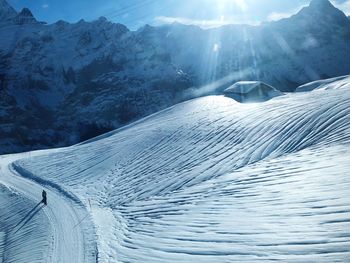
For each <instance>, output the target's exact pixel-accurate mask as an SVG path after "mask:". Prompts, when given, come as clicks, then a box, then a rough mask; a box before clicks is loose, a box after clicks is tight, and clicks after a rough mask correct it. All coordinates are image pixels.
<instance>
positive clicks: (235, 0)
mask: <svg viewBox="0 0 350 263" xmlns="http://www.w3.org/2000/svg"><path fill="white" fill-rule="evenodd" d="M217 1H218V3H219V6H220V7H221V8H228V7H232V6H236V7H238V8H239V9H241V10H245V9H246V8H247V3H246V0H217Z"/></svg>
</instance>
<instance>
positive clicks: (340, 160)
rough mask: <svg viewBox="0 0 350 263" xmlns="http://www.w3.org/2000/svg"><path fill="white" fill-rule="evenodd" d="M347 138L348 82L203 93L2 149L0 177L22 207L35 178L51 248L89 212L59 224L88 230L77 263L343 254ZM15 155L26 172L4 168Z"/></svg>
mask: <svg viewBox="0 0 350 263" xmlns="http://www.w3.org/2000/svg"><path fill="white" fill-rule="evenodd" d="M340 81H342V80H340ZM336 84H337V82H334V83H330V84H328V85H329V87H336V86H337V85H336ZM349 146H350V88H349V85H342V88H341V89H336V88H332V89H327V86H325V88H324V89H321V90H314V91H312V92H300V93H295V94H288V95H285V96H281V97H278V98H274V99H272V100H270V101H268V102H264V103H260V104H240V103H237V102H235V101H234V100H233V99H230V98H226V97H224V96H209V97H205V98H200V99H195V100H192V101H188V102H185V103H182V104H179V105H176V106H174V107H172V108H169V109H167V110H164V111H162V112H159V113H157V114H154V115H152V116H150V117H148V118H146V119H143V120H140V121H138V122H137V123H134V124H131V125H129V126H127V127H124V128H123V129H120V130H116V131H114V132H110V133H108V134H106V135H103V136H100V137H98V138H95V139H94V140H90V141H89V142H86V143H84V144H80V145H76V146H72V147H68V148H62V149H56V150H49V151H42V152H33V153H28V154H24V155H23V154H20V155H13V156H11V155H10V156H4V157H3V158H2V161H1V167H2V170H1V176H0V182H1V183H2V184H5V185H7V186H8V187H12V188H13V189H16V190H17V191H18V192H19V194H18V196H24V197H26V199H25V200H24V201H23V202H27V201H26V200H27V199H30V200H31V204H30V205H29V208H31V206H33V204H35V202H34V201H33V200H34V199H35V198H33V196H32V195H34V193H40V191H41V187H39V186H38V183H42V184H44V185H45V187H46V188H47V190H48V191H49V194H48V197H49V198H48V201H49V206H48V207H45V208H44V210H43V212H45V214H41V215H42V216H45V215H46V217H48V218H49V219H50V218H51V219H54V221H50V220H49V222H50V226H51V228H56V230H57V231H56V232H55V233H54V234H52V233H51V235H53V237H54V241H55V242H56V243H57V247H58V248H59V247H60V246H63V245H62V244H63V243H65V242H67V240H66V236H65V235H63V233H60V231H65V232H64V233H66V232H67V231H68V232H69V231H72V229H73V226H74V225H76V223H75V222H74V223H72V222H70V221H78V222H79V220H78V218H79V219H82V218H84V214H86V212H89V214H90V215H91V217H88V219H87V220H83V221H82V223H81V224H78V226H79V227H78V230H76V231H77V232H78V233H76V232H69V233H71V236H73V237H76V236H79V235H84V238H83V239H82V238H80V239H78V240H77V241H76V242H77V243H78V244H77V245H78V246H80V247H81V248H84V247H85V248H89V249H88V250H89V251H90V253H92V252H91V250H92V251H94V249H91V248H94V246H95V243H94V238H95V237H97V241H96V242H97V249H98V252H96V253H93V254H94V255H90V257H88V256H87V257H86V258H85V259H83V257H78V258H79V259H80V261H76V262H82V261H83V260H85V261H86V262H88V261H94V260H96V257H97V258H98V260H99V262H152V263H153V262H162V263H163V262H261V261H263V260H266V261H276V260H277V261H282V260H283V261H287V262H310V261H311V262H348V261H349V260H350V235H349V227H350V196H349V187H350V177H349V176H348V171H349V170H350V163H349V158H350V147H349ZM17 159H21V160H18V161H16V162H15V165H14V166H15V167H16V170H17V171H18V172H19V173H20V174H21V175H23V176H24V177H26V178H23V177H18V176H13V175H12V176H11V169H10V170H9V168H6V167H10V168H11V165H10V163H12V162H13V161H15V160H17ZM12 172H14V171H13V169H12ZM27 179H30V180H33V181H28V180H27ZM18 188H20V190H18ZM1 189H3V188H1ZM1 195H5V196H6V195H7V192H6V191H5V192H3V193H1ZM28 195H29V196H28ZM16 196H17V195H16ZM16 196H14V197H12V198H14V199H13V200H16V199H15V198H17V197H16ZM72 197H73V198H72ZM51 199H53V200H51ZM76 199H79V200H80V201H79V200H76ZM1 200H3V199H1ZM5 200H7V199H5ZM7 202H8V201H5V203H7ZM13 202H15V201H13ZM52 202H53V204H52V205H51V203H52ZM61 202H63V204H62V206H64V207H62V206H61V205H60V204H61ZM6 205H8V204H5V206H6ZM27 206H28V205H27ZM19 208H20V210H22V209H23V205H22V204H21V205H19ZM19 208H18V209H19ZM68 208H69V209H70V211H73V212H72V213H70V212H67V211H68V210H66V209H68ZM46 209H47V210H46ZM5 211H6V210H5ZM48 211H51V212H48ZM74 211H78V212H79V211H80V212H79V214H80V215H81V216H74ZM2 213H3V212H2ZM50 214H51V217H50V216H49V215H50ZM72 214H73V215H72ZM3 216H4V215H3V214H1V218H0V220H1V222H3V221H4V220H3ZM66 216H67V217H69V218H68V219H66V218H65V217H66ZM19 218H20V216H19ZM16 220H17V219H16ZM33 220H38V219H35V218H33ZM90 220H91V221H92V222H93V223H94V225H95V228H94V227H91V225H90V223H89V222H90ZM5 222H6V220H5ZM45 222H46V221H45ZM60 222H65V223H64V224H63V225H61V226H60V227H59V226H56V224H59V223H60ZM32 223H33V224H34V223H36V224H37V227H40V222H39V221H32ZM2 226H3V225H2ZM8 229H12V225H10V223H5V227H2V229H0V232H2V234H0V235H1V236H4V233H5V235H7V234H6V233H7V231H8ZM47 231H48V232H49V233H50V230H49V229H48V230H47ZM39 232H40V231H39ZM79 233H80V234H79ZM44 234H45V233H44ZM60 235H61V236H60ZM62 235H63V236H62ZM95 235H96V236H95ZM85 237H89V238H86V239H85ZM3 240H4V238H3V237H2V241H1V239H0V242H2V244H4V241H3ZM31 240H32V241H31V242H32V244H33V246H36V245H37V244H39V242H47V241H45V236H44V237H40V236H39V234H38V235H37V236H34V237H33V238H32V239H31ZM40 240H44V241H40ZM68 241H69V240H68ZM79 242H81V243H80V245H79ZM0 244H1V243H0ZM38 246H39V245H38ZM0 247H1V249H0V254H1V253H4V251H5V253H6V249H5V250H4V249H3V247H4V245H0ZM39 247H40V250H43V252H42V255H45V253H44V250H45V249H46V248H45V247H44V246H39ZM5 248H6V242H5ZM53 250H54V251H60V250H59V249H53ZM82 251H83V249H78V250H77V249H71V250H68V251H67V252H65V251H60V252H61V253H62V256H66V258H68V257H71V258H75V257H74V256H75V254H74V253H82ZM33 253H34V252H33ZM55 260H58V259H57V258H54V260H53V261H54V262H55ZM22 261H23V260H22ZM5 262H6V261H5ZM9 262H10V261H9ZM18 262H21V261H18ZM61 262H71V261H69V260H68V261H64V260H61Z"/></svg>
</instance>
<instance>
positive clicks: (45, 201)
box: [41, 190, 47, 205]
mask: <svg viewBox="0 0 350 263" xmlns="http://www.w3.org/2000/svg"><path fill="white" fill-rule="evenodd" d="M41 195H42V197H43V200H42V201H41V202H42V203H44V205H47V198H46V192H45V190H43V192H42V194H41Z"/></svg>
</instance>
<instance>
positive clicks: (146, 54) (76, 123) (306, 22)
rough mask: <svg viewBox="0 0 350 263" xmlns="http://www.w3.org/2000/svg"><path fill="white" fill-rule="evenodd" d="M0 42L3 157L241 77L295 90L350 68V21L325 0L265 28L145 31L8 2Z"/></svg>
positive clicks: (89, 132)
mask: <svg viewBox="0 0 350 263" xmlns="http://www.w3.org/2000/svg"><path fill="white" fill-rule="evenodd" d="M0 39H1V40H2V41H1V42H0V62H1V63H0V88H1V89H0V96H1V100H0V118H1V122H0V123H1V127H0V145H1V148H0V149H1V150H0V151H1V152H2V153H5V152H14V151H23V150H30V149H38V148H44V147H52V146H62V145H69V144H72V143H76V142H78V141H81V140H84V139H87V138H89V137H91V136H94V135H97V134H99V133H102V132H105V131H108V130H110V129H114V128H117V127H120V126H122V125H124V124H126V123H129V122H131V121H133V120H136V119H138V118H141V117H143V116H146V115H148V114H151V113H153V112H156V111H158V110H161V109H164V108H166V107H168V106H171V105H173V104H175V103H178V102H180V101H182V100H185V99H187V98H189V97H191V96H194V95H193V94H196V95H205V94H207V93H215V92H217V91H218V90H220V89H223V88H226V87H227V86H228V85H230V84H232V82H235V81H238V80H261V81H264V82H266V83H268V84H271V85H274V86H275V87H276V88H278V89H280V90H284V91H286V90H287V91H288V90H289V91H291V90H293V89H294V88H296V87H297V86H298V85H300V84H303V83H306V82H309V81H312V80H316V79H320V78H326V77H333V76H339V75H344V74H348V73H349V70H350V45H349V42H350V21H349V20H348V19H347V17H346V16H345V15H344V14H343V13H342V12H341V11H340V10H338V9H336V8H334V7H333V6H332V5H331V4H330V3H329V2H328V1H326V0H313V1H312V2H311V4H310V6H309V7H306V8H304V9H303V10H301V11H300V12H299V13H298V14H296V15H294V16H292V17H291V18H289V19H284V20H281V21H278V22H274V23H266V24H263V25H261V26H258V27H251V26H224V27H221V28H216V29H210V30H203V29H201V28H198V27H195V26H184V25H180V24H173V25H169V26H162V27H151V26H145V27H143V28H141V29H139V30H138V31H130V30H128V29H127V28H126V27H125V26H124V25H121V24H115V23H111V22H109V21H107V20H106V19H105V18H103V17H102V18H100V19H98V20H96V21H93V22H85V21H83V20H81V21H79V22H78V23H75V24H70V23H67V22H64V21H58V22H57V23H55V24H51V25H46V24H44V23H40V22H38V21H37V20H36V19H35V18H34V16H33V15H32V13H31V12H30V10H28V9H23V10H22V11H21V12H20V13H17V12H16V11H15V10H14V9H13V8H12V7H10V6H9V5H8V4H7V3H6V1H5V0H0ZM218 80H220V81H218ZM213 82H215V83H218V84H216V85H212V87H211V88H210V89H204V90H202V89H201V88H200V87H201V86H203V85H206V84H209V83H213ZM190 88H191V89H190ZM189 90H191V91H199V92H191V93H190V92H189Z"/></svg>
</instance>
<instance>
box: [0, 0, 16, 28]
mask: <svg viewBox="0 0 350 263" xmlns="http://www.w3.org/2000/svg"><path fill="white" fill-rule="evenodd" d="M16 15H17V12H16V11H15V9H13V8H12V7H11V6H10V5H9V4H8V3H7V1H6V0H0V23H1V22H4V21H7V20H11V19H12V18H14V17H15V16H16Z"/></svg>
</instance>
